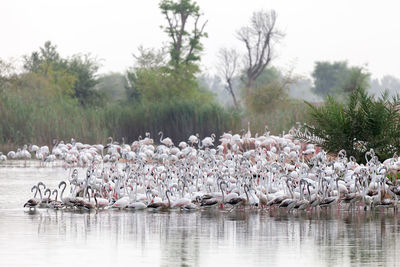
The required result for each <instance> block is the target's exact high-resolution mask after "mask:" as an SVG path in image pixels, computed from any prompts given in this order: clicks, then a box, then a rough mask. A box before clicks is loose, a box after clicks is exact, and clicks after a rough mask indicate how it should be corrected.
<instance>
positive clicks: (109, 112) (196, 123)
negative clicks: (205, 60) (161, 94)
mask: <svg viewBox="0 0 400 267" xmlns="http://www.w3.org/2000/svg"><path fill="white" fill-rule="evenodd" d="M105 121H106V122H107V128H108V129H109V130H110V133H111V135H112V136H114V137H116V138H117V139H121V138H122V137H125V138H126V139H128V140H129V141H132V140H134V139H137V138H138V137H139V136H144V135H145V133H146V132H150V133H151V134H152V137H155V136H156V135H157V133H158V132H159V131H162V132H163V133H164V137H165V136H169V137H171V138H172V139H173V140H174V141H182V140H187V138H188V137H189V135H191V134H195V133H198V134H199V135H200V136H201V137H203V136H209V135H210V134H211V133H215V134H216V135H217V136H219V135H221V134H222V133H223V132H225V131H229V130H232V129H237V128H238V127H239V124H240V118H239V115H238V114H237V113H230V112H228V111H226V110H224V109H223V108H222V107H221V106H220V105H218V104H216V103H199V102H198V101H196V100H183V101H182V100H180V101H169V102H161V103H157V104H154V103H153V104H147V105H146V104H139V105H136V106H132V105H119V106H117V105H112V106H109V107H108V108H107V109H106V110H105Z"/></svg>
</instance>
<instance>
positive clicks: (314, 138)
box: [299, 87, 400, 162]
mask: <svg viewBox="0 0 400 267" xmlns="http://www.w3.org/2000/svg"><path fill="white" fill-rule="evenodd" d="M308 105H309V109H310V115H311V121H310V124H308V125H305V126H304V127H303V132H301V133H302V134H299V137H301V138H303V139H304V140H305V141H307V142H310V143H318V144H319V145H320V146H321V147H322V148H324V149H325V150H326V151H328V152H331V153H338V152H339V151H340V150H342V149H344V150H346V152H347V155H348V156H354V157H355V158H356V159H357V161H358V162H366V158H365V157H364V155H365V153H366V152H367V151H370V149H373V150H374V151H375V154H376V155H377V156H378V158H379V160H385V159H387V158H390V157H392V156H393V154H394V153H395V152H398V151H399V149H400V134H399V133H400V113H399V105H400V99H399V98H398V97H394V98H391V99H390V98H389V97H388V95H387V94H383V95H382V96H381V97H380V98H377V99H376V98H375V97H374V96H372V95H369V94H368V93H367V92H366V90H365V89H363V88H361V87H358V88H356V89H355V90H354V91H353V92H352V93H351V95H350V97H349V99H348V100H347V102H345V103H341V102H338V101H337V100H335V98H334V97H331V96H329V97H327V98H326V100H325V103H324V105H323V106H320V107H317V106H313V105H312V104H308ZM304 132H305V133H306V135H304Z"/></svg>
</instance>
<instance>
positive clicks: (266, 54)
mask: <svg viewBox="0 0 400 267" xmlns="http://www.w3.org/2000/svg"><path fill="white" fill-rule="evenodd" d="M276 17H277V16H276V12H275V11H274V10H270V11H258V12H254V13H253V15H252V17H251V19H250V25H249V26H245V27H242V28H241V29H240V30H239V31H238V32H237V37H238V39H239V40H240V41H242V42H243V43H244V44H245V46H246V50H247V54H246V58H245V61H246V73H245V77H244V79H243V80H244V83H245V88H247V89H249V88H251V87H252V86H253V83H254V81H255V80H256V79H257V78H258V77H259V76H260V75H261V73H263V71H264V69H265V68H266V67H267V66H268V64H269V63H270V62H271V60H272V58H273V45H274V44H275V43H276V42H278V41H279V40H280V39H281V38H282V37H283V36H284V34H283V33H282V32H281V31H279V30H278V29H276Z"/></svg>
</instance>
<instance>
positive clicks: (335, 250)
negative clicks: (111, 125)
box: [0, 166, 400, 267]
mask: <svg viewBox="0 0 400 267" xmlns="http://www.w3.org/2000/svg"><path fill="white" fill-rule="evenodd" d="M84 173H85V172H84V170H80V175H84ZM67 175H68V171H66V170H64V169H62V168H38V167H34V166H31V167H26V168H21V167H14V166H8V167H4V166H2V167H1V166H0V185H1V186H0V266H50V265H52V266H60V265H65V266H66V265H68V266H83V265H86V266H95V265H96V266H122V264H129V266H217V265H219V266H221V267H222V266H377V265H386V266H396V263H397V262H399V260H400V252H399V253H396V252H397V251H398V250H399V249H400V242H399V241H400V236H399V235H400V220H399V218H400V217H399V216H400V215H398V214H397V215H396V214H393V213H390V212H389V213H385V214H384V215H383V214H381V213H379V212H366V213H365V212H353V213H347V212H340V213H338V212H337V210H336V209H333V210H332V211H331V212H329V213H328V214H325V213H322V212H321V213H314V214H305V213H303V214H291V215H287V214H286V213H285V212H274V213H270V212H266V211H245V212H243V211H236V212H231V213H228V212H221V211H212V210H209V211H198V212H192V213H187V212H179V211H172V212H164V213H155V212H149V211H141V212H128V211H109V210H106V211H100V212H97V213H96V212H90V213H88V212H70V211H53V210H45V209H38V210H37V212H31V213H30V212H28V211H27V210H25V209H23V208H22V206H23V204H24V203H25V201H26V200H27V199H29V198H31V197H32V194H31V193H30V188H31V187H32V186H33V185H34V184H36V183H37V182H38V181H43V182H45V183H46V185H47V186H48V187H50V188H55V187H56V185H57V184H58V183H59V181H60V180H62V179H65V178H66V177H67Z"/></svg>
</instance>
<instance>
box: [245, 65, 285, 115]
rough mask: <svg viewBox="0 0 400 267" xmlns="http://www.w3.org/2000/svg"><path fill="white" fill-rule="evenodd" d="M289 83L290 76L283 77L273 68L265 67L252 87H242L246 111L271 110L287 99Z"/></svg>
mask: <svg viewBox="0 0 400 267" xmlns="http://www.w3.org/2000/svg"><path fill="white" fill-rule="evenodd" d="M290 83H291V79H290V77H283V75H282V74H281V73H280V72H279V71H278V70H277V69H275V68H266V69H265V70H264V72H263V73H262V74H261V75H260V76H259V77H258V78H257V80H256V81H255V82H254V84H253V87H244V88H243V89H242V98H243V99H244V103H245V105H246V109H247V111H249V112H251V113H260V114H261V113H265V112H269V111H271V110H273V109H274V108H275V107H276V106H277V105H278V104H279V103H281V102H283V101H285V100H286V99H287V94H288V91H289V84H290Z"/></svg>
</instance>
